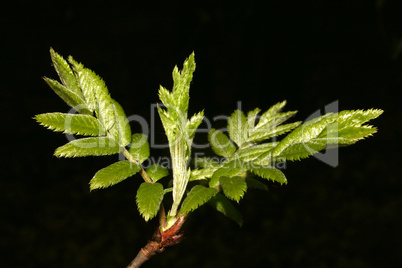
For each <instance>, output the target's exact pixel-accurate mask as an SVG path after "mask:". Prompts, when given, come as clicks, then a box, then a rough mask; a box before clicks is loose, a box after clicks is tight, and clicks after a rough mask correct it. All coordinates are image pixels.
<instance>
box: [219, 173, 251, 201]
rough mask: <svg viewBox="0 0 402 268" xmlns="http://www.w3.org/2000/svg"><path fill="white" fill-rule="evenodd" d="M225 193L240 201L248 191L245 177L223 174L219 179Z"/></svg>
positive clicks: (228, 196)
mask: <svg viewBox="0 0 402 268" xmlns="http://www.w3.org/2000/svg"><path fill="white" fill-rule="evenodd" d="M219 181H220V185H221V187H222V190H223V193H224V194H225V196H226V197H227V198H229V199H232V200H234V201H236V202H239V201H240V199H242V198H243V196H244V193H245V192H246V191H247V184H246V181H245V180H244V178H242V177H239V176H234V177H227V176H222V177H220V179H219Z"/></svg>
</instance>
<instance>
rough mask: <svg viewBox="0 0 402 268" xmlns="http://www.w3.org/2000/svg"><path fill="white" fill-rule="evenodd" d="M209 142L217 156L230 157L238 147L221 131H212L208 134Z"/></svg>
mask: <svg viewBox="0 0 402 268" xmlns="http://www.w3.org/2000/svg"><path fill="white" fill-rule="evenodd" d="M208 140H209V144H210V145H211V148H212V150H213V151H214V152H215V153H216V154H217V155H220V156H224V157H229V156H231V155H232V154H233V153H234V152H235V151H236V146H235V145H234V144H233V143H232V142H231V141H230V140H229V138H228V136H226V134H224V133H223V132H222V131H220V130H216V129H214V128H213V129H211V131H210V132H209V133H208Z"/></svg>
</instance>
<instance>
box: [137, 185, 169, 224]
mask: <svg viewBox="0 0 402 268" xmlns="http://www.w3.org/2000/svg"><path fill="white" fill-rule="evenodd" d="M162 199H163V185H162V184H160V183H158V182H157V183H146V182H143V183H141V185H140V187H139V188H138V191H137V198H136V200H137V207H138V210H139V212H140V214H141V215H142V217H144V219H145V220H146V221H148V220H150V219H152V218H153V217H155V216H156V214H158V211H159V207H160V205H161V203H162Z"/></svg>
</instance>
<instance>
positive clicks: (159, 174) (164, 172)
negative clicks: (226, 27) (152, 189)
mask: <svg viewBox="0 0 402 268" xmlns="http://www.w3.org/2000/svg"><path fill="white" fill-rule="evenodd" d="M146 171H147V174H148V176H149V177H151V179H152V181H154V182H156V181H158V180H160V179H162V178H164V177H166V176H168V175H169V171H168V169H167V168H165V167H164V166H161V165H159V164H153V165H151V166H149V167H148V168H147V170H146Z"/></svg>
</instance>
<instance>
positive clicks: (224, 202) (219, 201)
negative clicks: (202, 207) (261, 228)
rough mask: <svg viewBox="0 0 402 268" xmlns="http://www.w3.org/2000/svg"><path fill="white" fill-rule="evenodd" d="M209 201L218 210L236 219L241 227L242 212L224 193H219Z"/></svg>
mask: <svg viewBox="0 0 402 268" xmlns="http://www.w3.org/2000/svg"><path fill="white" fill-rule="evenodd" d="M208 203H209V204H210V205H211V206H212V207H214V208H215V209H216V210H217V211H219V212H221V213H222V214H223V215H225V216H226V217H228V218H229V219H231V220H233V221H235V222H236V223H237V224H238V225H239V226H240V227H241V226H242V225H243V218H242V216H241V214H240V212H239V211H238V210H237V209H236V208H235V207H234V206H233V204H232V203H231V202H230V201H229V200H228V199H227V198H226V197H225V196H224V195H222V194H220V193H217V194H216V195H215V196H214V197H212V198H211V199H210V200H209V201H208Z"/></svg>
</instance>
